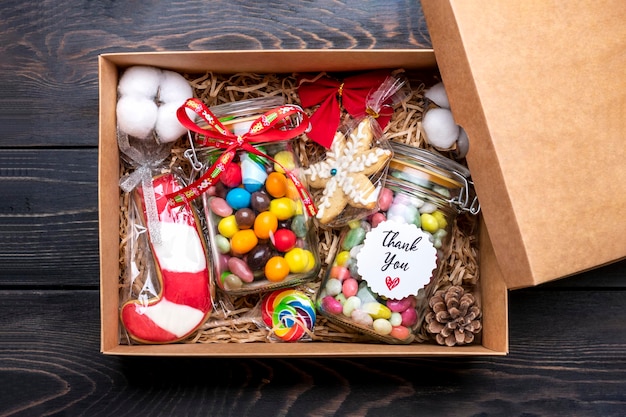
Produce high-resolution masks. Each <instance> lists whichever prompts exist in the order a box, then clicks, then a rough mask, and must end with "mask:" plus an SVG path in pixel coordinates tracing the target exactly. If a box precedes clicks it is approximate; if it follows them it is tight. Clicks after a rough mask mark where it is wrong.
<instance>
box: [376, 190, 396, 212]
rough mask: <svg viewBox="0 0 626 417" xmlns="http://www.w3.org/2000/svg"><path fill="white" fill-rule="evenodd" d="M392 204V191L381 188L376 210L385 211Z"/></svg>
mask: <svg viewBox="0 0 626 417" xmlns="http://www.w3.org/2000/svg"><path fill="white" fill-rule="evenodd" d="M392 202H393V191H391V190H390V189H389V188H383V189H381V190H380V195H379V196H378V208H379V210H380V211H387V210H389V207H391V203H392Z"/></svg>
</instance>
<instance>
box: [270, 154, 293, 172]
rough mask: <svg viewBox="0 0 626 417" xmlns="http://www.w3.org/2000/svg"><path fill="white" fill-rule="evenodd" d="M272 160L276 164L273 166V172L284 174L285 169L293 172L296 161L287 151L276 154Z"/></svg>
mask: <svg viewBox="0 0 626 417" xmlns="http://www.w3.org/2000/svg"><path fill="white" fill-rule="evenodd" d="M274 160H275V161H276V162H278V163H275V164H274V171H278V172H282V173H283V174H284V173H285V169H286V170H288V171H293V170H294V169H295V168H296V160H295V158H294V156H293V154H292V153H291V152H289V151H280V152H278V153H276V155H274ZM279 164H280V165H279ZM281 165H282V166H281ZM283 168H284V169H283Z"/></svg>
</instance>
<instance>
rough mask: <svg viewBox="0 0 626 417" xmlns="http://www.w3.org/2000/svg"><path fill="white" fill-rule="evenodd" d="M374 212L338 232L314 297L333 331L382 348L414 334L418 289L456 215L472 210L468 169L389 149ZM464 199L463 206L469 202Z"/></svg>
mask: <svg viewBox="0 0 626 417" xmlns="http://www.w3.org/2000/svg"><path fill="white" fill-rule="evenodd" d="M392 146H393V149H394V157H393V159H392V161H391V163H390V166H389V171H388V174H387V180H386V185H385V188H383V190H382V191H381V194H380V197H379V202H378V203H379V211H378V212H376V213H374V214H372V215H370V216H369V217H367V218H365V219H362V220H355V221H353V222H351V223H350V224H349V227H347V228H346V229H344V231H343V232H342V233H341V235H340V238H339V247H338V250H337V253H336V254H335V256H334V259H333V261H332V263H331V265H329V267H328V270H327V271H326V274H325V277H324V280H323V282H322V284H321V286H320V290H319V291H318V294H317V297H316V305H317V308H318V310H319V312H320V313H321V314H322V315H324V316H325V317H327V318H328V319H329V320H330V321H333V322H335V323H337V324H339V325H342V326H346V327H349V328H353V329H356V330H357V331H359V332H361V333H363V334H366V335H369V336H371V337H373V338H374V339H377V340H380V341H383V342H386V343H390V344H407V343H411V342H413V340H414V339H415V336H414V331H415V330H417V329H418V328H419V325H420V323H421V321H422V320H421V319H420V317H419V311H421V310H422V309H421V307H422V305H423V303H425V302H427V301H426V300H425V299H424V296H423V291H421V290H422V289H423V288H424V287H425V286H427V285H428V284H429V283H430V282H431V281H432V279H433V277H435V276H436V273H437V270H438V267H439V264H440V262H441V261H442V256H443V253H444V251H445V248H446V245H448V244H449V240H450V236H451V230H452V227H453V224H454V220H455V218H456V216H457V215H458V213H459V212H461V211H469V212H477V211H478V203H477V201H476V200H475V199H472V198H470V196H472V195H473V193H472V190H469V189H468V190H466V189H465V188H466V187H468V188H469V187H470V185H471V182H470V180H469V171H468V170H467V169H466V168H465V167H463V166H462V165H460V164H458V163H456V162H454V161H451V160H449V161H448V160H446V158H444V157H441V156H439V155H436V154H433V153H430V152H428V151H425V150H421V149H417V148H413V147H410V146H407V145H402V144H396V143H393V144H392ZM470 200H471V201H470Z"/></svg>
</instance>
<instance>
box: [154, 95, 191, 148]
mask: <svg viewBox="0 0 626 417" xmlns="http://www.w3.org/2000/svg"><path fill="white" fill-rule="evenodd" d="M179 107H180V106H179V105H178V104H177V103H167V104H163V105H161V106H160V107H159V113H158V117H157V120H156V128H155V131H156V134H157V136H158V137H159V142H161V143H169V142H174V141H175V140H176V139H178V138H179V137H181V136H182V135H184V134H185V132H186V131H187V129H185V128H184V127H183V125H181V124H180V122H179V121H178V118H177V117H176V110H178V108H179Z"/></svg>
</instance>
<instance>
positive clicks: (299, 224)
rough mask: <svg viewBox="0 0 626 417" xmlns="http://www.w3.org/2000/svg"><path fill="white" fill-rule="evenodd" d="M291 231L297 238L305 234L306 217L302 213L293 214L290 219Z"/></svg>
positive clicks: (303, 236)
mask: <svg viewBox="0 0 626 417" xmlns="http://www.w3.org/2000/svg"><path fill="white" fill-rule="evenodd" d="M291 231H292V232H293V233H294V234H295V235H296V236H298V237H299V238H305V237H306V234H307V231H308V229H307V225H306V219H305V218H304V216H303V215H301V214H299V215H296V216H293V217H292V219H291Z"/></svg>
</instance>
